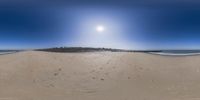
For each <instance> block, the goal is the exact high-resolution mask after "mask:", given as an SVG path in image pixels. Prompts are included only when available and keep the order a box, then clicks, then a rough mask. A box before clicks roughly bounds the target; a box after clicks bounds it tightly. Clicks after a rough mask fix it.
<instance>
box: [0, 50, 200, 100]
mask: <svg viewBox="0 0 200 100" xmlns="http://www.w3.org/2000/svg"><path fill="white" fill-rule="evenodd" d="M0 100H200V56H181V57H170V56H160V55H151V54H146V53H126V52H91V53H50V52H39V51H27V52H20V53H15V54H8V55H0Z"/></svg>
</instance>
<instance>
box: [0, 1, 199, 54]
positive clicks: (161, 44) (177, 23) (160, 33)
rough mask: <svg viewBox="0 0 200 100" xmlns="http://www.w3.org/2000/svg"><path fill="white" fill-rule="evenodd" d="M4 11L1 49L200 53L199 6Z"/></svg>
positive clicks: (92, 5)
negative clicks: (101, 49) (80, 47)
mask: <svg viewBox="0 0 200 100" xmlns="http://www.w3.org/2000/svg"><path fill="white" fill-rule="evenodd" d="M0 7H1V9H0V49H30V48H49V47H59V46H67V47H70V46H82V47H108V48H123V49H142V50H146V49H200V2H195V1H185V2H181V1H172V0H171V1H163V2H161V1H149V0H148V1H146V0H141V1H134V0H130V1H129V0H121V1H117V0H99V1H95V0H85V1H83V0H71V1H70V0H68V1H66V2H43V3H39V2H34V3H33V2H32V3H30V2H23V3H17V2H12V3H5V4H3V3H1V5H0ZM98 27H103V31H98Z"/></svg>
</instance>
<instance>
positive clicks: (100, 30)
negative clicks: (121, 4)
mask: <svg viewBox="0 0 200 100" xmlns="http://www.w3.org/2000/svg"><path fill="white" fill-rule="evenodd" d="M104 30H105V27H104V26H102V25H99V26H97V27H96V31H97V32H103V31H104Z"/></svg>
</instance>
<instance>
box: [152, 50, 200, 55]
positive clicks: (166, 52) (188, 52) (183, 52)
mask: <svg viewBox="0 0 200 100" xmlns="http://www.w3.org/2000/svg"><path fill="white" fill-rule="evenodd" d="M149 53H151V54H158V55H167V56H190V55H191V56H192V55H200V50H161V51H160V52H149Z"/></svg>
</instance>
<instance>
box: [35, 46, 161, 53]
mask: <svg viewBox="0 0 200 100" xmlns="http://www.w3.org/2000/svg"><path fill="white" fill-rule="evenodd" d="M36 51H47V52H62V53H65V52H103V51H109V52H161V50H125V49H112V48H92V47H56V48H46V49H36Z"/></svg>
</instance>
